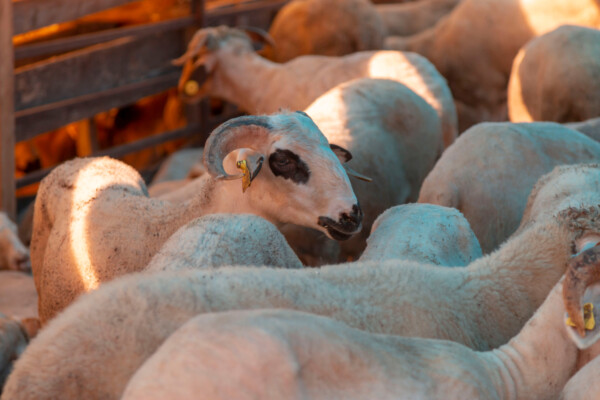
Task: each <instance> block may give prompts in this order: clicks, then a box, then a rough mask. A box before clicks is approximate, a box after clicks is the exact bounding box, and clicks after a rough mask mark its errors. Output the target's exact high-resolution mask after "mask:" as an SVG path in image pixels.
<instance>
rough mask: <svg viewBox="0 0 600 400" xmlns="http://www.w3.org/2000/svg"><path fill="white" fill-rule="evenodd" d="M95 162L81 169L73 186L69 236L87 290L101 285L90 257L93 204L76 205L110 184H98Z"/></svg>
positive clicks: (82, 281)
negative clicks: (90, 222)
mask: <svg viewBox="0 0 600 400" xmlns="http://www.w3.org/2000/svg"><path fill="white" fill-rule="evenodd" d="M95 170H96V168H94V162H91V163H89V164H88V165H86V166H85V167H84V168H82V169H80V170H79V171H78V174H77V179H76V181H75V185H74V188H73V198H72V204H73V207H72V208H71V223H70V224H69V237H70V242H71V251H72V253H73V257H74V258H75V259H76V260H77V266H78V267H77V269H78V272H79V276H80V277H81V283H82V285H83V286H84V288H85V290H86V291H89V290H93V289H96V288H97V287H98V286H99V285H100V280H99V279H98V276H97V275H96V271H95V270H94V267H93V264H92V260H91V258H90V250H91V249H90V244H89V242H88V238H89V235H88V233H87V231H88V226H87V220H88V215H89V211H90V208H91V207H92V204H89V203H88V204H85V206H83V207H82V208H78V207H76V205H79V204H81V203H83V201H84V200H86V199H88V198H89V197H90V196H89V194H88V193H89V191H91V190H93V191H101V190H103V189H105V188H106V187H108V186H109V185H110V183H109V182H105V183H104V185H97V182H96V181H95V179H94V177H95V176H96V173H97V172H96V171H95Z"/></svg>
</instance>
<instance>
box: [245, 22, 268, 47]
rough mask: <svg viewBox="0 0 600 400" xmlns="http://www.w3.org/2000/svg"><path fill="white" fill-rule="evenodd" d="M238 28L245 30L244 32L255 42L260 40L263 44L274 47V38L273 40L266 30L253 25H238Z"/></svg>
mask: <svg viewBox="0 0 600 400" xmlns="http://www.w3.org/2000/svg"><path fill="white" fill-rule="evenodd" d="M240 29H242V30H243V31H244V32H246V34H248V36H250V39H252V40H254V41H256V42H261V43H264V44H268V45H269V46H273V47H275V40H273V38H272V37H271V35H269V33H268V32H266V31H264V30H262V29H260V28H255V27H253V26H244V27H240Z"/></svg>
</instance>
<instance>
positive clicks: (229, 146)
mask: <svg viewBox="0 0 600 400" xmlns="http://www.w3.org/2000/svg"><path fill="white" fill-rule="evenodd" d="M272 129H273V128H272V126H271V124H270V123H269V119H268V117H266V116H255V115H249V116H243V117H238V118H234V119H231V120H229V121H227V122H225V123H223V124H222V125H220V126H219V127H217V128H216V129H215V130H214V131H213V132H212V133H211V134H210V136H209V137H208V139H207V140H206V144H205V145H204V166H205V167H206V170H207V171H208V173H210V174H211V175H212V176H216V177H217V178H218V179H226V180H229V179H240V178H242V177H243V176H244V175H243V174H236V175H229V174H228V173H227V172H225V168H224V167H223V159H224V158H225V157H226V156H227V154H229V153H231V152H232V151H234V150H236V149H240V148H250V149H253V150H255V151H260V150H259V149H261V148H264V146H265V145H266V144H267V143H268V141H269V137H270V136H271V135H272Z"/></svg>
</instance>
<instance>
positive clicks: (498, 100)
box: [385, 0, 600, 132]
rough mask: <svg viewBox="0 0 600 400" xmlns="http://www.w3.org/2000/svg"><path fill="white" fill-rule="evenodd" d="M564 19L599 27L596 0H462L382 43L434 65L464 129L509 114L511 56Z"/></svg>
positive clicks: (569, 22)
mask: <svg viewBox="0 0 600 400" xmlns="http://www.w3.org/2000/svg"><path fill="white" fill-rule="evenodd" d="M564 24H573V25H582V26H590V27H600V7H598V2H597V0H514V1H506V0H464V1H461V2H460V3H459V4H458V5H457V6H456V8H454V10H453V11H452V12H451V13H450V14H449V15H448V16H447V17H446V18H444V19H443V20H441V21H440V22H439V23H438V24H437V25H435V26H434V27H433V28H431V29H428V30H426V31H423V32H421V33H419V34H416V35H413V36H410V37H408V38H404V37H398V36H396V37H394V36H390V37H388V38H386V44H385V47H386V48H388V49H392V50H401V51H414V52H416V53H419V54H421V55H423V56H425V57H426V58H427V59H428V60H430V61H431V62H432V63H433V64H434V65H435V66H436V68H437V69H438V71H440V72H441V74H442V75H443V76H444V77H445V78H446V79H447V80H448V83H449V85H450V89H451V90H452V94H453V95H454V98H455V101H456V107H457V110H458V114H459V124H460V131H461V132H462V131H464V130H465V129H466V128H468V127H470V126H471V125H473V124H475V123H477V122H482V121H502V120H506V119H507V107H506V99H507V94H506V89H507V85H508V78H509V76H510V70H511V66H512V62H513V59H514V57H515V56H516V55H517V53H518V51H519V49H520V48H521V47H522V46H523V45H525V43H527V42H528V41H529V40H531V39H533V38H534V37H536V36H539V35H542V34H544V33H546V32H549V31H551V30H553V29H555V28H557V27H558V26H560V25H564ZM449 49H452V51H449Z"/></svg>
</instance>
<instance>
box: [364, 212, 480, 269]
mask: <svg viewBox="0 0 600 400" xmlns="http://www.w3.org/2000/svg"><path fill="white" fill-rule="evenodd" d="M481 255H482V254H481V247H480V246H479V242H478V241H477V238H476V237H475V234H474V233H473V231H472V230H471V227H470V226H469V223H468V222H467V220H466V219H465V217H463V215H462V214H461V213H460V211H458V210H456V209H454V208H447V207H440V206H435V205H430V204H418V203H416V204H405V205H401V206H396V207H392V208H390V209H388V210H386V211H385V212H384V213H383V214H381V215H380V216H379V217H377V219H376V220H375V223H373V228H372V229H371V234H370V235H369V238H368V239H367V248H366V249H365V251H364V252H363V253H362V255H361V256H360V261H369V260H392V259H403V260H411V261H416V262H422V263H426V264H436V265H442V266H447V267H455V266H465V265H468V264H470V263H471V262H472V261H473V260H475V259H477V258H479V257H481Z"/></svg>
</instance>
